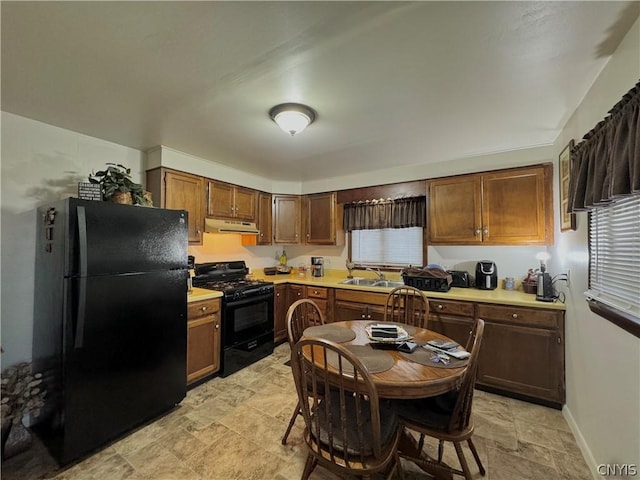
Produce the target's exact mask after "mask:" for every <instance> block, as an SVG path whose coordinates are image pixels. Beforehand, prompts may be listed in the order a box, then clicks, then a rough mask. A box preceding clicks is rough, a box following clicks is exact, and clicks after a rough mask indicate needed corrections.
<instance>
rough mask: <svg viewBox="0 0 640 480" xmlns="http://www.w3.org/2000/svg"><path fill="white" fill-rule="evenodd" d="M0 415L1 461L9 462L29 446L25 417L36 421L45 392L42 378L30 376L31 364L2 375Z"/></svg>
mask: <svg viewBox="0 0 640 480" xmlns="http://www.w3.org/2000/svg"><path fill="white" fill-rule="evenodd" d="M0 382H1V390H2V391H1V396H2V400H1V401H0V402H1V403H0V413H1V417H2V458H9V457H12V456H13V455H16V454H18V453H20V452H23V451H25V450H27V449H28V448H29V447H30V446H31V441H32V438H31V433H30V432H29V430H28V429H27V428H26V427H25V426H24V424H23V423H22V420H23V418H24V417H25V416H27V415H30V417H31V418H37V417H38V415H40V409H41V408H42V406H43V405H44V397H45V394H46V390H45V389H44V388H42V386H41V384H42V374H41V373H33V372H32V368H31V363H27V362H23V363H19V364H17V365H14V366H12V367H9V368H7V369H5V370H4V371H3V372H2V380H1V381H0Z"/></svg>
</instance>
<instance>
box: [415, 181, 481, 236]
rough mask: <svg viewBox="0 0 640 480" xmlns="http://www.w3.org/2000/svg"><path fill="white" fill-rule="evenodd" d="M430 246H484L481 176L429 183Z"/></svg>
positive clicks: (428, 219)
mask: <svg viewBox="0 0 640 480" xmlns="http://www.w3.org/2000/svg"><path fill="white" fill-rule="evenodd" d="M427 222H428V225H429V243H430V244H433V245H438V244H444V245H475V244H480V243H482V232H481V228H482V190H481V181H480V177H479V176H477V175H465V176H463V177H454V178H444V179H441V180H433V181H430V182H429V217H428V218H427Z"/></svg>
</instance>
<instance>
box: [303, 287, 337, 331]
mask: <svg viewBox="0 0 640 480" xmlns="http://www.w3.org/2000/svg"><path fill="white" fill-rule="evenodd" d="M332 290H333V289H331V288H325V287H312V286H310V285H307V287H306V288H305V292H306V298H308V299H310V300H313V301H314V302H315V304H316V305H318V308H319V309H320V311H321V312H322V315H323V316H324V321H325V322H328V321H329V318H331V301H330V297H331V293H333V292H332Z"/></svg>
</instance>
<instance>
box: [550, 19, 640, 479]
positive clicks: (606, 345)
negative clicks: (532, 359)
mask: <svg viewBox="0 0 640 480" xmlns="http://www.w3.org/2000/svg"><path fill="white" fill-rule="evenodd" d="M639 78H640V21H636V23H635V25H634V26H633V28H632V29H631V30H630V31H629V33H628V34H627V36H626V37H625V39H624V41H623V42H622V43H621V45H620V46H619V47H618V49H617V50H616V52H615V54H614V56H613V57H612V58H611V59H610V61H609V62H608V64H607V65H606V67H605V68H604V69H603V71H602V73H601V74H600V76H599V77H598V79H597V80H596V82H595V83H594V85H593V86H592V88H591V89H590V91H589V92H588V94H587V95H586V96H585V98H584V99H583V101H582V103H581V105H580V106H579V107H578V108H577V110H576V111H575V113H574V114H573V116H572V117H571V119H570V120H569V122H568V123H567V125H566V126H565V127H564V129H563V131H562V133H561V135H560V137H559V138H558V140H557V142H556V144H555V145H554V151H555V158H556V159H557V157H558V155H559V153H560V152H561V151H562V149H564V147H565V146H566V145H567V143H568V142H569V140H571V139H575V141H576V143H577V142H579V141H580V140H581V138H582V136H583V135H584V134H585V133H587V132H588V131H589V130H591V129H592V128H593V127H594V126H595V125H596V123H597V122H599V121H600V120H602V119H603V118H604V117H605V116H606V115H607V111H608V110H609V109H610V108H611V107H612V106H613V105H614V104H615V103H617V102H618V101H619V100H620V99H621V98H622V96H623V95H624V94H625V93H626V92H627V91H629V90H630V89H631V88H632V87H633V86H634V85H635V84H636V82H637V81H638V79H639ZM555 173H556V179H555V181H554V185H555V188H556V192H555V195H554V197H555V202H556V206H555V211H556V219H555V224H556V233H555V238H556V244H555V246H554V247H553V249H552V251H551V254H552V259H551V261H550V267H551V269H552V270H554V269H555V270H556V271H566V270H567V269H570V270H571V286H570V287H569V288H566V289H564V290H565V291H566V293H567V301H566V303H567V313H566V326H565V330H566V335H565V338H566V384H567V403H566V406H565V417H566V418H567V419H568V420H569V422H570V424H571V425H572V427H573V429H574V433H576V436H577V437H578V440H579V442H581V446H582V448H583V453H584V454H585V457H586V458H587V461H588V463H589V464H590V467H591V470H592V472H594V478H599V476H598V475H597V473H596V469H597V465H598V464H613V463H618V464H623V463H635V464H636V465H638V466H640V339H639V338H636V337H634V336H633V335H631V334H630V333H627V332H626V331H624V330H623V329H621V328H619V327H617V326H616V325H614V324H612V323H610V322H609V321H607V320H605V319H604V318H602V317H600V316H598V315H595V314H593V313H592V312H591V311H590V310H589V308H588V306H587V303H586V301H585V298H584V295H583V292H584V291H585V290H586V289H587V274H588V244H587V214H586V213H580V214H578V216H577V224H578V228H577V230H576V231H575V232H574V231H568V232H563V233H561V232H560V231H559V228H558V226H559V218H558V214H557V212H558V195H557V188H558V186H557V185H558V179H557V170H556V172H555Z"/></svg>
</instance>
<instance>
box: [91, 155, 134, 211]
mask: <svg viewBox="0 0 640 480" xmlns="http://www.w3.org/2000/svg"><path fill="white" fill-rule="evenodd" d="M89 181H90V182H91V183H94V184H99V185H100V186H101V188H102V198H103V199H104V200H110V199H111V197H112V196H113V195H114V194H115V193H116V192H122V193H130V194H131V198H132V200H133V203H134V204H135V205H144V204H145V200H144V190H143V188H142V185H140V184H139V183H135V182H134V181H133V180H131V169H130V168H127V167H125V166H124V165H121V164H119V163H107V168H106V169H105V170H100V171H98V172H96V173H93V172H92V173H91V175H89Z"/></svg>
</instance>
